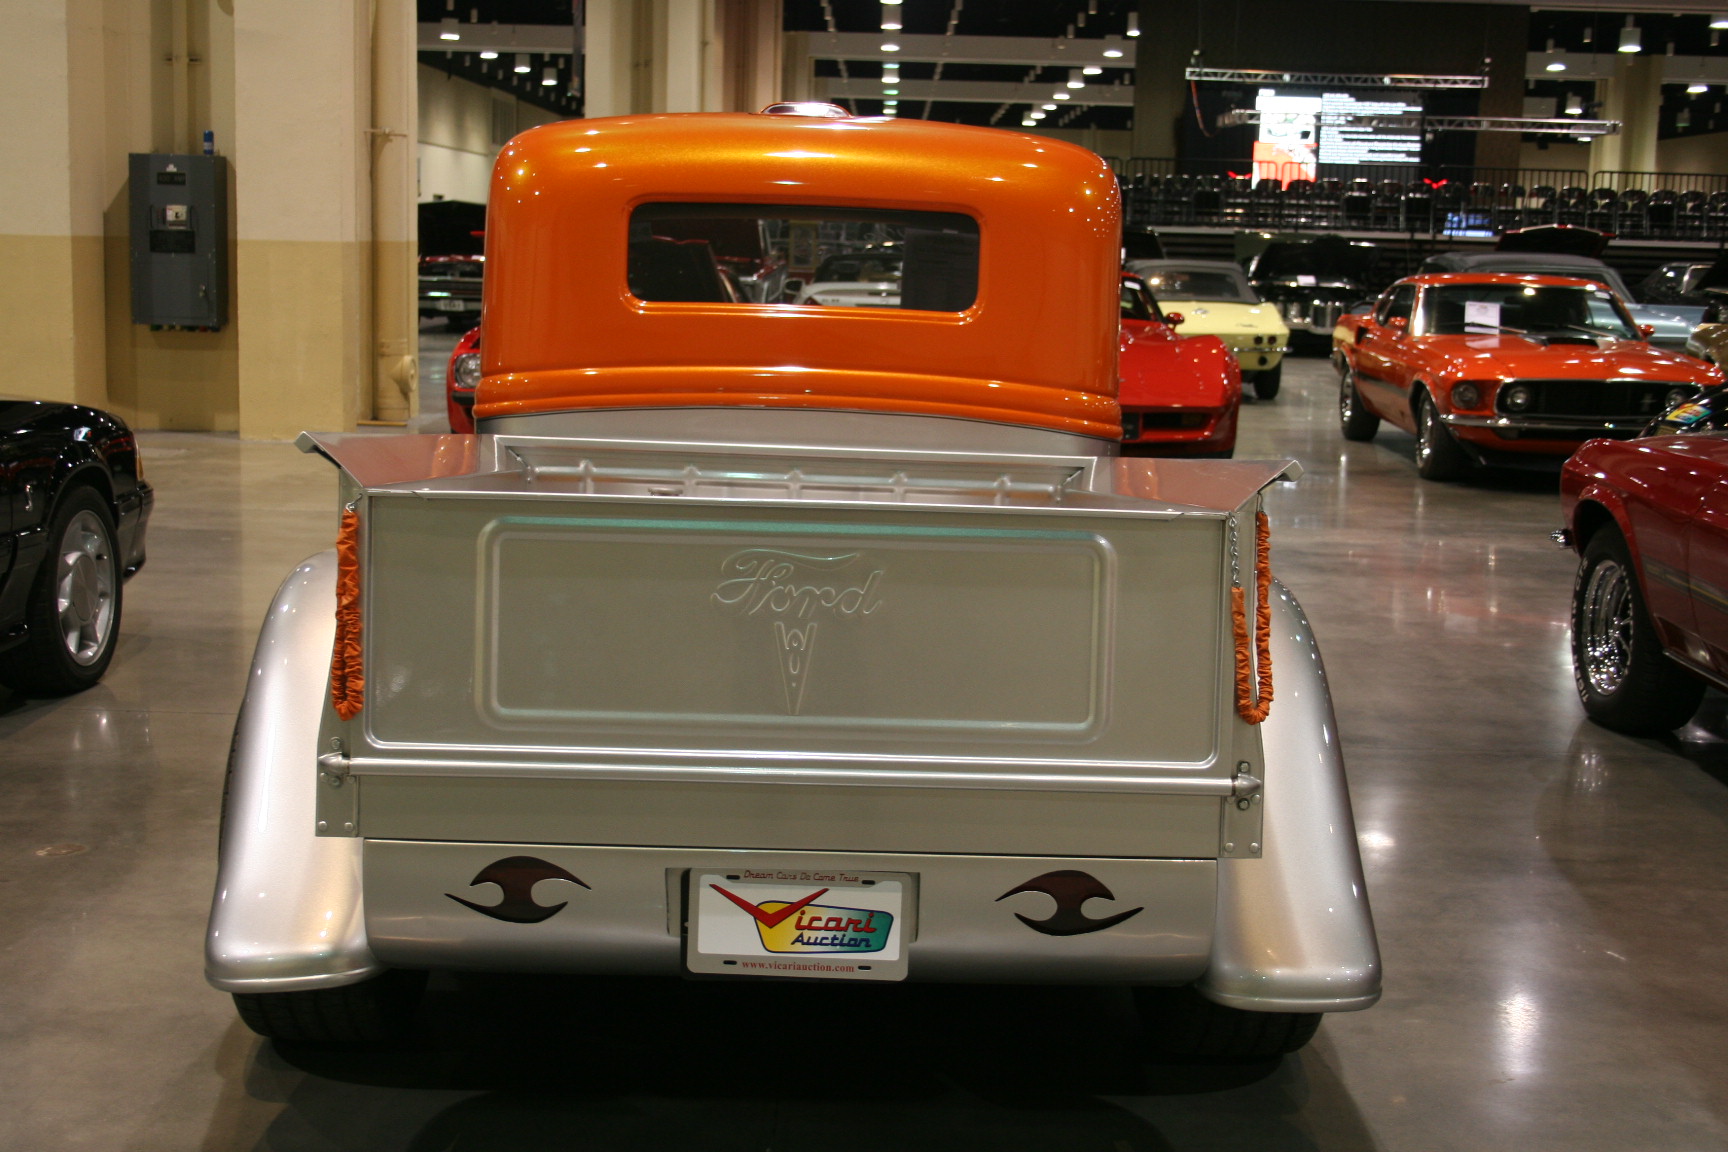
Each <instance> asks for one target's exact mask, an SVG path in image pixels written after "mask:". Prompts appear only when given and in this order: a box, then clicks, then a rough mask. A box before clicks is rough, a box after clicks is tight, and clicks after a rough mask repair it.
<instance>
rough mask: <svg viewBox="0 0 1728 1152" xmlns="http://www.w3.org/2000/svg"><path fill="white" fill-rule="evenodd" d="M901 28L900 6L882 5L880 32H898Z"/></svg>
mask: <svg viewBox="0 0 1728 1152" xmlns="http://www.w3.org/2000/svg"><path fill="white" fill-rule="evenodd" d="M901 27H902V25H901V23H900V5H898V4H884V5H882V31H884V32H898V31H900V29H901Z"/></svg>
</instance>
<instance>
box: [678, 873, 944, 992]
mask: <svg viewBox="0 0 1728 1152" xmlns="http://www.w3.org/2000/svg"><path fill="white" fill-rule="evenodd" d="M912 892H913V883H912V877H911V876H909V875H907V874H905V873H900V872H845V871H838V870H836V871H832V872H830V871H823V870H805V869H796V868H793V869H762V870H743V869H741V870H736V871H714V870H703V869H699V868H698V869H691V871H690V878H689V904H688V907H689V910H690V912H689V915H690V921H689V924H690V927H689V932H688V934H687V937H686V941H685V947H684V960H685V966H686V967H687V968H688V969H689V970H690V971H691V972H699V973H703V974H708V975H721V976H790V977H804V978H816V979H839V980H904V979H905V978H906V942H907V941H908V940H909V939H910V936H909V935H908V928H909V925H908V920H909V919H910V916H911V914H912V911H913V904H914V899H913V896H912Z"/></svg>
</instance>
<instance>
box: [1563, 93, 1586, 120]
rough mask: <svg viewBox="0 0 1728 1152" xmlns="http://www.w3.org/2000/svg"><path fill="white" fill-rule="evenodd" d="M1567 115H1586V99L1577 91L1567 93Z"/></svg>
mask: <svg viewBox="0 0 1728 1152" xmlns="http://www.w3.org/2000/svg"><path fill="white" fill-rule="evenodd" d="M1566 115H1568V116H1582V115H1584V101H1583V99H1582V98H1581V97H1579V95H1578V93H1576V92H1568V93H1567V94H1566Z"/></svg>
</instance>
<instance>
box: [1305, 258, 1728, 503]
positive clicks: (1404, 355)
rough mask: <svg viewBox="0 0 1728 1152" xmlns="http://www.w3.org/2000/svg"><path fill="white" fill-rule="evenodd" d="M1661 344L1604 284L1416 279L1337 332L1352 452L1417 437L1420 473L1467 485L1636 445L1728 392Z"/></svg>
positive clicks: (1344, 421) (1341, 399)
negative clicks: (1706, 391) (1640, 435)
mask: <svg viewBox="0 0 1728 1152" xmlns="http://www.w3.org/2000/svg"><path fill="white" fill-rule="evenodd" d="M1647 335H1648V332H1647V331H1646V330H1644V329H1642V328H1640V327H1639V326H1638V325H1636V324H1634V323H1633V322H1632V319H1631V317H1630V316H1628V315H1627V313H1626V307H1625V305H1624V304H1623V303H1622V302H1621V301H1620V299H1619V298H1618V297H1616V296H1615V295H1614V293H1612V292H1610V291H1609V290H1608V289H1606V288H1604V287H1602V286H1601V285H1600V284H1596V283H1592V282H1591V281H1588V280H1578V279H1572V278H1568V277H1561V276H1534V275H1512V274H1508V273H1467V274H1452V275H1423V276H1411V277H1408V278H1407V279H1404V280H1400V281H1398V282H1397V283H1396V284H1394V285H1392V286H1391V287H1390V288H1388V289H1387V290H1386V291H1385V292H1384V293H1383V294H1382V295H1381V297H1380V299H1379V301H1378V303H1376V305H1375V307H1374V310H1373V311H1372V312H1370V313H1367V314H1363V315H1351V316H1346V317H1345V318H1344V319H1343V320H1341V321H1340V322H1339V325H1338V327H1337V328H1336V329H1335V330H1334V332H1333V341H1334V353H1335V355H1334V362H1335V363H1337V364H1339V365H1340V368H1341V371H1340V375H1339V395H1338V416H1339V423H1340V424H1341V425H1342V427H1343V431H1344V437H1345V439H1347V440H1370V439H1372V438H1373V436H1374V432H1375V430H1376V429H1377V428H1378V427H1379V425H1380V421H1381V420H1387V421H1390V422H1391V423H1393V424H1396V425H1397V426H1398V427H1400V428H1402V429H1404V430H1405V431H1407V432H1413V433H1414V434H1415V435H1416V470H1417V472H1418V473H1420V474H1421V475H1422V477H1423V478H1425V479H1428V480H1454V479H1457V478H1459V477H1461V476H1463V475H1464V474H1465V473H1467V472H1468V471H1469V470H1470V469H1471V468H1472V467H1473V466H1474V465H1476V464H1478V463H1490V464H1508V463H1518V462H1530V461H1532V460H1536V459H1540V458H1541V457H1544V456H1547V457H1558V456H1565V455H1568V454H1569V453H1571V452H1572V451H1573V450H1574V449H1575V448H1577V447H1578V445H1579V444H1580V443H1582V442H1583V441H1584V440H1586V439H1588V438H1590V437H1592V436H1617V437H1625V436H1631V435H1633V434H1635V433H1636V432H1638V431H1639V430H1640V429H1641V428H1643V427H1644V426H1645V425H1646V424H1648V423H1649V422H1650V420H1651V419H1652V418H1653V417H1654V416H1656V414H1657V413H1659V412H1661V411H1662V410H1663V409H1664V408H1666V407H1668V406H1669V405H1671V404H1675V403H1678V402H1679V401H1682V400H1687V399H1690V398H1692V397H1694V396H1696V395H1697V394H1698V393H1699V391H1701V390H1702V389H1703V388H1705V387H1708V386H1709V385H1712V384H1719V383H1721V381H1722V374H1721V373H1720V372H1718V371H1717V370H1716V369H1715V368H1713V367H1710V366H1709V365H1706V364H1704V363H1702V362H1700V361H1698V360H1694V359H1693V358H1691V357H1690V356H1682V355H1679V354H1677V353H1672V352H1665V351H1662V350H1661V349H1658V348H1653V347H1651V346H1650V345H1649V344H1648V343H1647V342H1646V341H1645V339H1644V338H1645V337H1646V336H1647Z"/></svg>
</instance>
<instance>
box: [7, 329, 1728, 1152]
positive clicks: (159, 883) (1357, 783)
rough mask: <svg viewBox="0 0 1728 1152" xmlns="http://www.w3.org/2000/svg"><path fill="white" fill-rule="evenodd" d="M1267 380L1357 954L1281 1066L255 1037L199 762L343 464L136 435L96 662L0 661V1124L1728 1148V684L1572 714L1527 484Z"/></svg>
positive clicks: (555, 1030)
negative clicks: (111, 609)
mask: <svg viewBox="0 0 1728 1152" xmlns="http://www.w3.org/2000/svg"><path fill="white" fill-rule="evenodd" d="M450 343H451V340H450V338H448V337H436V336H435V337H428V338H427V340H426V344H427V347H428V356H427V360H428V365H427V366H428V368H429V369H432V371H428V373H427V386H428V392H429V394H430V395H429V399H434V400H435V399H436V391H435V387H436V383H437V380H438V379H440V378H441V377H440V374H441V371H442V363H441V361H442V357H441V355H439V354H438V351H437V350H438V349H440V348H442V349H444V350H447V349H448V348H449V346H450ZM1285 381H1286V386H1285V392H1284V394H1283V395H1282V396H1280V397H1279V398H1278V399H1277V400H1276V401H1275V402H1272V403H1261V404H1251V405H1250V406H1248V407H1247V408H1246V409H1245V410H1244V412H1243V437H1242V444H1241V451H1240V455H1243V456H1294V457H1296V458H1298V459H1300V460H1301V461H1302V462H1303V463H1304V464H1305V465H1306V466H1307V468H1308V474H1307V476H1306V477H1305V478H1304V479H1303V480H1302V482H1301V483H1300V484H1298V485H1296V486H1294V487H1290V488H1287V489H1281V490H1280V491H1278V492H1277V493H1276V494H1275V495H1274V496H1273V497H1272V499H1271V510H1272V515H1273V522H1274V564H1275V567H1276V569H1277V571H1278V572H1279V574H1280V575H1281V576H1282V577H1283V578H1284V580H1285V581H1286V582H1287V583H1288V584H1289V585H1290V586H1291V587H1292V588H1293V589H1295V591H1296V592H1297V594H1298V595H1299V596H1300V597H1301V598H1302V599H1303V601H1304V603H1305V605H1306V607H1307V609H1308V612H1309V614H1310V616H1311V617H1312V618H1313V620H1314V624H1315V627H1316V630H1317V632H1318V634H1319V636H1320V639H1321V643H1322V646H1323V649H1324V653H1325V656H1326V659H1327V662H1328V667H1329V670H1330V673H1331V680H1332V685H1333V691H1334V693H1335V699H1336V703H1337V708H1338V715H1339V724H1340V727H1341V729H1342V733H1343V737H1344V743H1345V749H1346V752H1347V754H1348V758H1349V765H1350V772H1351V779H1352V786H1353V790H1354V795H1355V801H1356V811H1357V819H1358V825H1359V831H1360V833H1361V839H1362V846H1363V852H1364V857H1365V862H1366V866H1367V871H1368V879H1369V884H1370V891H1371V894H1372V897H1373V901H1374V908H1375V913H1376V916H1377V919H1378V923H1379V931H1380V941H1381V946H1382V948H1383V950H1384V954H1385V967H1386V996H1385V999H1384V1000H1383V1001H1382V1002H1381V1003H1380V1005H1379V1006H1377V1007H1375V1008H1373V1009H1372V1010H1370V1011H1367V1012H1362V1013H1356V1014H1351V1015H1343V1016H1335V1017H1332V1018H1330V1019H1329V1020H1328V1021H1327V1023H1326V1024H1325V1026H1324V1027H1323V1028H1322V1029H1321V1030H1320V1034H1319V1037H1318V1038H1317V1039H1316V1041H1315V1042H1314V1043H1313V1044H1312V1045H1311V1046H1310V1047H1308V1048H1307V1049H1306V1050H1304V1051H1303V1052H1302V1053H1300V1054H1299V1055H1297V1056H1295V1057H1292V1058H1290V1059H1287V1060H1285V1061H1284V1062H1283V1063H1282V1064H1280V1065H1277V1066H1271V1067H1264V1066H1262V1067H1248V1068H1216V1067H1211V1068H1205V1067H1203V1068H1171V1067H1162V1066H1155V1065H1148V1064H1146V1063H1144V1062H1143V1061H1141V1060H1140V1059H1139V1058H1137V1056H1136V1051H1135V1034H1134V1029H1133V1025H1132V1024H1131V1023H1130V1021H1129V1018H1128V1015H1127V1012H1126V1009H1125V1005H1124V1002H1123V999H1122V997H1121V996H1120V995H1118V994H1113V993H1104V992H1096V991H1089V990H1084V989H1081V990H1066V989H1037V990H1030V991H1028V990H1014V989H990V988H963V989H953V988H940V987H929V986H896V987H891V988H879V987H878V988H832V987H819V988H812V987H803V986H795V987H772V988H767V987H762V986H755V987H749V988H739V987H734V986H725V985H707V984H705V985H687V984H663V983H654V982H636V981H628V980H610V981H558V980H540V979H536V980H523V979H502V978H478V977H475V978H466V979H463V980H461V981H454V980H452V981H445V982H442V983H440V984H439V985H438V986H437V987H436V989H435V994H434V995H433V996H432V997H431V999H430V1001H429V1004H428V1007H427V1009H426V1011H425V1013H424V1015H423V1031H424V1035H423V1036H422V1038H421V1040H420V1042H419V1043H418V1044H417V1045H416V1046H415V1047H413V1048H412V1049H410V1050H408V1051H404V1052H400V1053H389V1054H376V1053H374V1054H364V1055H333V1054H330V1053H324V1052H318V1051H312V1050H306V1049H292V1048H289V1047H287V1046H284V1047H282V1048H280V1049H278V1048H276V1047H273V1046H272V1045H270V1044H267V1043H263V1042H260V1041H259V1040H258V1039H257V1038H256V1037H254V1036H253V1035H252V1034H251V1033H249V1032H248V1031H246V1030H245V1029H244V1028H243V1027H242V1026H241V1025H240V1024H239V1022H238V1021H237V1020H236V1019H235V1017H234V1015H233V1013H232V1011H231V1009H230V1006H229V1003H228V1000H227V998H226V997H224V996H221V995H219V994H217V993H216V992H213V991H211V990H210V989H209V988H207V987H206V986H205V985H204V983H203V980H202V976H201V958H200V947H201V942H202V933H203V925H204V916H205V911H206V907H207V903H208V900H209V893H210V886H211V879H212V875H213V869H214V846H215V839H216V826H217V806H218V799H219V795H220V792H221V783H222V766H223V760H224V755H225V753H226V750H227V743H228V736H229V731H230V726H231V724H232V721H233V716H234V712H235V709H236V707H237V705H238V704H239V700H240V695H241V691H242V689H243V686H244V679H245V668H246V664H247V660H248V657H249V653H250V649H251V644H252V640H253V637H254V635H255V633H256V630H257V627H258V623H259V620H260V617H261V615H262V613H263V611H264V608H265V605H266V604H267V603H268V600H269V598H270V595H271V593H272V591H273V590H274V588H275V585H276V583H277V582H278V581H279V580H280V578H281V577H282V576H283V574H284V573H286V572H287V570H288V569H289V567H290V566H291V565H292V564H293V563H294V562H295V561H297V560H299V559H300V558H301V557H302V556H304V555H306V554H307V553H310V552H312V551H315V550H318V549H321V548H324V547H327V546H328V545H329V542H330V540H331V537H332V534H333V531H334V512H333V501H332V495H333V476H332V474H331V472H330V470H329V467H328V466H327V465H325V464H323V463H321V462H319V461H318V460H315V459H313V458H310V457H305V456H301V455H300V454H298V453H297V452H296V451H295V450H294V449H293V448H291V447H289V446H288V445H285V444H256V443H238V442H236V441H235V440H233V439H229V438H222V437H216V436H198V435H174V434H149V435H145V436H144V437H143V442H144V451H145V457H146V460H147V466H148V472H149V478H150V479H151V481H152V482H153V483H154V484H155V485H156V491H157V499H158V503H157V507H156V515H155V520H154V523H153V525H152V529H151V538H150V563H149V566H148V567H147V568H146V569H145V570H144V572H143V573H142V574H141V575H140V576H139V577H138V578H137V580H135V581H134V582H133V583H132V584H131V585H130V587H129V588H128V590H127V603H126V610H125V619H124V623H123V625H122V628H123V638H122V640H121V644H120V648H119V654H118V657H117V659H116V661H115V663H114V666H113V670H112V672H111V673H110V675H109V677H108V679H107V681H106V682H105V683H104V684H103V685H101V686H100V687H98V688H96V689H94V690H92V691H90V692H87V693H85V694H83V695H81V696H77V697H74V698H71V699H66V700H58V701H39V700H20V699H14V698H10V697H7V696H6V695H5V694H4V690H0V827H3V828H4V835H3V836H0V849H3V854H0V1149H3V1150H8V1152H9V1150H12V1149H30V1150H46V1149H93V1150H95V1149H99V1150H104V1152H108V1150H146V1149H148V1150H154V1149H164V1150H167V1149H173V1150H188V1149H203V1150H216V1149H223V1150H226V1149H237V1150H239V1149H244V1150H270V1152H314V1150H317V1152H323V1150H344V1152H347V1150H354V1152H394V1150H415V1152H477V1150H494V1149H496V1150H506V1149H508V1150H513V1152H527V1150H539V1149H578V1148H579V1149H595V1150H604V1149H631V1150H637V1149H666V1150H673V1149H676V1150H679V1152H702V1150H707V1149H715V1150H722V1149H724V1150H732V1149H737V1150H740V1152H745V1150H752V1152H755V1150H760V1152H766V1150H769V1149H772V1150H774V1152H801V1150H806V1149H808V1150H818V1149H820V1150H827V1149H834V1148H846V1149H868V1150H878V1149H880V1150H895V1149H943V1150H955V1149H988V1150H991V1152H1002V1150H1025V1152H1046V1150H1048V1152H1058V1150H1064V1152H1065V1150H1081V1149H1098V1150H1100V1152H1128V1150H1133V1152H1152V1150H1181V1152H1189V1150H1201V1149H1219V1150H1242V1149H1253V1150H1256V1152H1286V1150H1291V1152H1294V1150H1307V1149H1328V1150H1331V1149H1337V1150H1347V1152H1366V1150H1370V1149H1387V1150H1392V1149H1397V1150H1408V1152H1428V1150H1453V1149H1456V1150H1461V1152H1479V1150H1484V1149H1514V1148H1515V1149H1520V1150H1524V1152H1531V1150H1547V1149H1553V1150H1566V1152H1580V1150H1586V1149H1661V1150H1683V1149H1687V1150H1689V1149H1700V1150H1702V1149H1723V1148H1728V980H1725V979H1724V973H1725V972H1728V788H1725V784H1728V743H1724V738H1725V737H1724V733H1728V719H1725V716H1724V713H1725V709H1724V703H1723V700H1722V698H1720V697H1716V696H1712V697H1711V698H1710V699H1709V700H1708V701H1707V702H1706V704H1705V707H1704V711H1703V713H1702V714H1701V716H1700V720H1699V722H1698V723H1696V724H1694V725H1693V726H1692V727H1690V728H1688V729H1686V730H1685V731H1684V732H1682V733H1681V734H1680V735H1679V737H1678V738H1677V739H1671V740H1633V739H1627V738H1625V737H1621V736H1617V735H1614V734H1612V733H1609V732H1605V731H1603V730H1601V729H1598V728H1595V727H1593V726H1592V725H1590V724H1588V723H1586V722H1585V721H1584V720H1583V718H1582V716H1581V715H1580V713H1579V710H1578V706H1577V703H1576V701H1575V700H1574V698H1573V694H1572V688H1571V684H1570V680H1569V672H1568V661H1567V653H1566V624H1565V619H1566V607H1567V598H1568V594H1569V589H1570V584H1571V577H1572V568H1573V565H1572V563H1571V561H1570V560H1569V558H1568V556H1567V555H1566V554H1564V553H1562V552H1560V551H1559V550H1557V549H1556V548H1555V547H1554V546H1553V545H1552V544H1551V543H1550V542H1549V541H1548V540H1547V535H1546V534H1547V532H1548V530H1549V529H1551V528H1553V527H1555V526H1556V524H1557V522H1558V516H1557V501H1556V498H1555V493H1554V483H1553V480H1552V479H1551V478H1543V477H1530V476H1520V475H1509V476H1489V477H1483V478H1481V479H1479V480H1478V481H1476V482H1472V483H1468V484H1461V485H1456V486H1439V485H1433V484H1426V483H1423V482H1421V481H1418V480H1417V479H1416V477H1415V474H1414V466H1413V460H1412V445H1411V441H1410V439H1409V438H1408V437H1406V436H1403V435H1401V434H1397V433H1389V432H1383V433H1382V435H1381V437H1380V439H1379V440H1378V441H1376V442H1374V443H1371V444H1352V445H1346V444H1345V443H1344V442H1343V441H1342V440H1341V439H1340V438H1339V436H1338V434H1337V431H1336V428H1335V426H1334V421H1333V413H1332V406H1333V395H1334V394H1333V377H1332V375H1331V372H1330V371H1329V369H1328V368H1327V366H1326V365H1325V363H1324V362H1323V361H1320V360H1307V361H1303V362H1298V363H1293V364H1292V365H1291V366H1290V369H1289V370H1288V372H1287V374H1286V377H1285ZM428 407H429V408H430V411H429V412H428V416H427V426H428V427H435V426H436V420H437V416H438V409H437V407H436V406H433V405H429V406H428Z"/></svg>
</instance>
